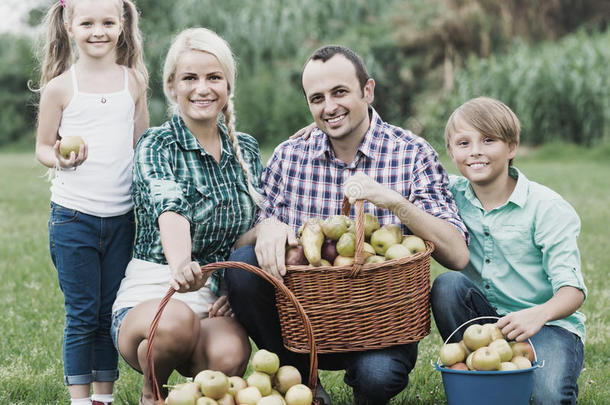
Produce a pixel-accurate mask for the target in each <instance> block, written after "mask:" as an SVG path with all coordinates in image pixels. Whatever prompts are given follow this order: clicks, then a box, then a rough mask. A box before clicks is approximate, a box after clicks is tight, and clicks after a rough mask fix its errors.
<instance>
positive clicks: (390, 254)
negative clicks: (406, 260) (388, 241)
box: [385, 243, 413, 260]
mask: <svg viewBox="0 0 610 405" xmlns="http://www.w3.org/2000/svg"><path fill="white" fill-rule="evenodd" d="M412 254H413V253H411V251H410V250H409V248H407V247H406V246H405V245H402V244H400V243H397V244H395V245H392V246H390V247H389V248H388V250H386V251H385V258H386V259H387V260H395V259H402V258H403V257H409V256H411V255H412Z"/></svg>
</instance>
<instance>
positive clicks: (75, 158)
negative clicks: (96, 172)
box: [53, 140, 88, 169]
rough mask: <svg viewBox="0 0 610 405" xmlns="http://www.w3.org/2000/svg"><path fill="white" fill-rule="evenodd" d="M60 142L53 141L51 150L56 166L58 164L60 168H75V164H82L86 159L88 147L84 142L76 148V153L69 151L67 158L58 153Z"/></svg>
mask: <svg viewBox="0 0 610 405" xmlns="http://www.w3.org/2000/svg"><path fill="white" fill-rule="evenodd" d="M60 143H61V142H60V141H59V140H58V141H56V142H55V145H53V151H54V152H55V161H56V162H57V166H59V167H60V168H62V169H71V168H76V167H77V166H80V165H81V164H83V162H84V161H85V160H87V154H88V148H87V144H86V143H85V144H83V145H81V146H80V148H79V149H78V155H77V154H75V153H74V152H70V158H69V159H66V158H64V157H63V156H62V155H61V153H59V144H60Z"/></svg>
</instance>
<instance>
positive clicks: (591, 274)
mask: <svg viewBox="0 0 610 405" xmlns="http://www.w3.org/2000/svg"><path fill="white" fill-rule="evenodd" d="M271 150H272V148H265V151H264V153H263V154H264V155H265V160H266V159H267V158H268V156H269V154H270V151H271ZM562 150H563V151H565V150H566V148H562V147H559V148H558V147H549V148H545V149H543V150H542V151H539V152H536V153H532V154H529V155H527V156H524V157H520V158H519V159H518V161H517V166H518V167H519V168H520V169H521V170H522V171H524V173H525V174H526V175H527V176H528V177H529V178H530V179H532V180H535V181H538V182H541V183H543V184H546V185H548V186H550V187H551V188H553V189H554V190H556V191H557V192H559V193H561V194H562V195H563V196H564V197H565V198H566V199H567V200H568V201H569V202H570V203H571V204H572V205H573V206H574V207H575V208H576V210H577V211H578V213H579V214H580V216H581V220H582V232H581V236H580V241H579V246H580V249H581V254H582V269H583V273H584V277H585V281H586V283H587V286H588V288H589V296H588V298H587V301H586V302H585V304H584V306H583V308H582V311H583V312H584V313H585V314H586V316H587V323H586V326H587V341H586V345H585V366H584V369H583V371H582V373H581V376H580V380H579V386H580V397H579V399H580V401H579V402H580V403H581V404H603V403H607V400H608V398H610V388H609V387H610V380H609V378H608V374H609V373H608V367H607V361H608V358H610V343H609V340H608V336H610V318H609V317H608V313H607V311H608V310H609V309H610V303H609V296H610V293H609V291H610V283H609V282H608V278H607V276H606V273H605V271H606V270H607V269H608V268H610V259H609V258H608V256H607V247H608V241H609V240H610V231H609V227H608V224H610V176H608V173H610V170H609V169H610V164H608V163H606V162H608V161H609V159H607V154H603V155H605V156H603V155H600V153H599V152H589V151H584V150H581V149H575V150H570V152H572V153H561V151H562ZM446 167H447V168H448V169H449V171H454V170H452V169H453V166H452V165H451V164H450V163H447V164H446ZM0 172H2V173H3V175H2V176H1V177H0V280H1V281H2V282H1V283H0V313H1V314H2V315H3V316H2V317H1V318H0V353H1V355H0V387H2V389H0V403H1V404H28V405H30V404H59V403H67V401H68V396H67V393H66V389H65V387H64V386H63V383H62V375H63V369H62V364H61V339H62V333H63V316H64V312H63V297H62V295H61V293H60V291H59V288H58V286H57V278H56V272H55V269H54V267H53V264H52V263H51V259H50V257H49V250H48V232H47V221H48V206H49V202H48V199H49V183H48V182H47V181H46V180H45V177H44V172H45V170H44V169H43V168H42V166H40V165H39V164H38V163H37V162H36V161H35V159H34V156H33V153H15V152H9V153H7V152H4V153H0ZM441 271H443V270H442V268H441V267H440V266H438V265H437V264H436V263H434V264H433V267H432V274H433V276H436V275H438V274H439V273H440V272H441ZM440 344H441V340H440V337H439V335H438V332H437V331H436V329H435V328H434V326H433V329H432V333H431V334H430V336H428V337H426V338H425V339H424V340H423V341H422V342H421V343H420V346H419V348H420V349H419V357H418V361H417V365H416V367H415V369H414V370H413V372H412V373H411V374H410V376H409V386H408V387H407V389H406V390H405V391H404V392H402V393H401V394H400V396H398V397H397V398H395V399H394V400H393V401H392V403H393V404H411V403H421V404H431V403H437V404H443V403H446V401H445V395H444V392H443V387H442V383H441V378H440V374H439V373H438V372H437V371H436V370H434V369H433V368H432V366H431V365H430V361H431V360H435V359H436V357H437V351H438V348H439V347H440ZM120 367H121V370H120V371H121V378H120V379H119V381H118V382H117V386H116V390H115V397H116V402H115V403H116V404H136V403H137V399H138V397H139V390H140V386H141V382H142V377H141V376H140V375H139V374H138V373H136V372H135V371H133V370H132V369H130V368H129V367H128V366H127V365H126V364H125V362H123V361H121V366H120ZM321 375H322V381H323V383H324V386H325V387H326V388H327V390H328V391H329V393H330V394H331V396H332V398H333V401H334V403H335V404H350V403H351V402H352V396H351V389H349V388H348V387H346V385H345V384H344V383H343V381H342V377H343V374H342V372H321ZM181 379H182V377H180V376H177V375H174V377H172V381H178V380H181Z"/></svg>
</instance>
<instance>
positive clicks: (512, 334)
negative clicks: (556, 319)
mask: <svg viewBox="0 0 610 405" xmlns="http://www.w3.org/2000/svg"><path fill="white" fill-rule="evenodd" d="M546 322H547V318H546V316H545V314H544V309H543V308H541V307H540V306H535V307H532V308H527V309H523V310H521V311H517V312H511V313H510V314H508V315H506V316H503V317H502V318H500V319H498V322H496V325H497V326H498V328H500V330H501V331H502V333H503V334H504V336H506V337H507V338H508V340H515V341H517V342H522V341H524V340H527V339H529V338H530V337H532V336H534V335H535V334H536V333H538V331H539V330H540V329H541V328H542V327H543V326H544V325H545V324H546Z"/></svg>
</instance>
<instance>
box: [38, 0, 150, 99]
mask: <svg viewBox="0 0 610 405" xmlns="http://www.w3.org/2000/svg"><path fill="white" fill-rule="evenodd" d="M78 1H81V0H65V1H64V2H63V4H62V2H59V1H56V2H54V3H53V5H52V6H51V8H50V9H49V11H48V12H47V14H46V16H45V19H44V26H45V27H46V35H45V38H44V41H45V43H44V46H43V53H44V54H43V56H42V63H41V65H42V66H41V75H40V83H39V88H40V89H42V88H44V86H45V85H46V84H47V83H48V82H49V81H51V79H53V78H55V77H57V76H59V75H61V74H62V73H64V72H65V71H67V70H68V69H69V68H70V66H71V65H72V64H73V63H74V60H75V54H76V52H75V50H74V49H72V43H71V41H70V37H69V36H68V32H67V31H66V27H65V25H64V23H68V24H70V23H71V21H72V18H73V17H74V5H75V4H76V3H77V2H78ZM107 1H112V2H114V3H116V6H117V8H118V10H119V15H120V17H121V25H122V28H123V30H122V31H121V34H120V35H119V39H118V42H117V46H116V63H118V64H119V65H123V66H127V67H129V68H133V69H134V70H135V71H136V73H138V75H139V76H140V79H141V80H142V82H143V83H144V84H145V85H148V70H147V69H146V66H145V65H144V58H143V56H142V37H141V35H140V29H139V27H138V10H137V9H136V6H135V5H134V4H133V2H132V1H131V0H107Z"/></svg>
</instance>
